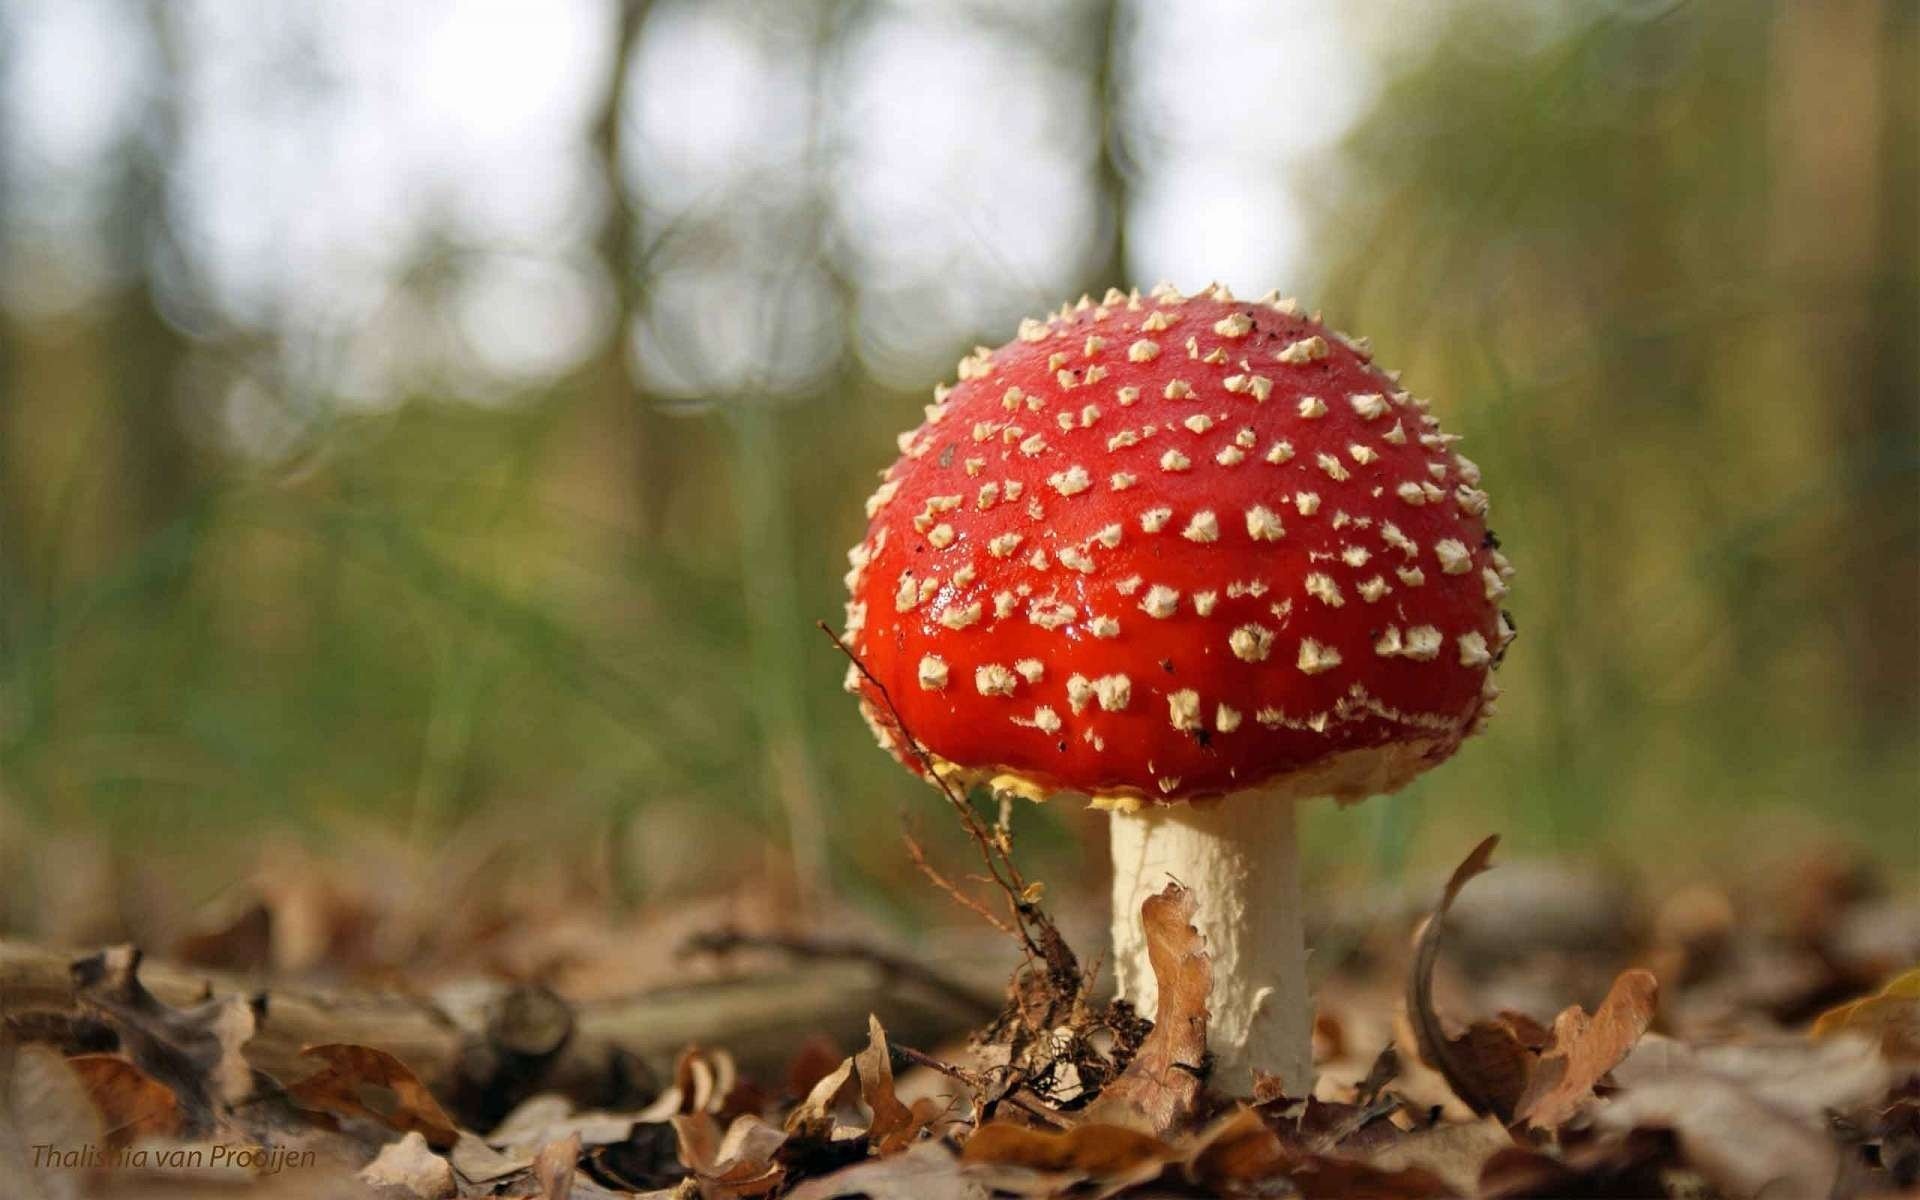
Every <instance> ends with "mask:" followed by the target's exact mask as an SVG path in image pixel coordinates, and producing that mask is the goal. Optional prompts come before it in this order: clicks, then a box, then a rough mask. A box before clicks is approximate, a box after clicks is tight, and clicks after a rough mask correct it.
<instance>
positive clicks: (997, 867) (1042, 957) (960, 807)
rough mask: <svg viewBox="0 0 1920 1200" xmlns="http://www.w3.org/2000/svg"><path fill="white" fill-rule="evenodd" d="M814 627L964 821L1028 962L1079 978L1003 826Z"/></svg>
mask: <svg viewBox="0 0 1920 1200" xmlns="http://www.w3.org/2000/svg"><path fill="white" fill-rule="evenodd" d="M815 624H816V625H818V626H819V629H820V632H822V633H824V634H826V635H827V639H828V640H829V641H831V642H832V643H833V644H834V647H835V648H836V649H838V650H839V651H840V653H842V654H844V655H846V657H847V661H848V662H851V663H852V664H853V667H854V669H855V670H856V671H858V672H859V673H860V676H861V678H863V679H865V680H866V681H867V683H868V685H869V686H871V687H872V688H873V691H874V694H875V695H877V696H878V697H879V698H880V702H881V704H882V705H884V706H885V709H886V715H887V719H888V721H889V722H890V723H891V724H892V726H893V729H894V731H895V732H896V733H898V734H899V735H900V740H901V742H902V743H903V744H904V745H905V746H906V748H907V751H908V753H910V754H912V755H913V757H914V760H915V761H916V762H918V763H919V764H920V769H921V771H922V772H923V773H924V774H925V775H926V777H927V779H928V780H929V781H931V782H932V783H933V785H934V786H935V787H936V788H938V789H939V790H940V794H941V795H942V796H943V797H945V798H946V801H947V805H948V807H950V808H952V809H953V812H954V815H955V816H957V817H958V818H959V819H960V825H961V828H963V829H965V830H966V832H967V836H968V837H970V838H972V839H973V842H974V845H975V847H976V848H978V850H979V851H980V857H981V860H982V861H983V862H985V864H986V867H987V873H988V875H989V876H990V877H991V881H992V883H993V885H994V886H995V887H997V888H999V889H1000V891H1001V892H1002V893H1004V894H1005V896H1006V898H1007V907H1008V910H1009V911H1010V912H1011V914H1012V916H1013V921H1012V926H1013V933H1014V935H1015V936H1016V937H1018V939H1019V940H1020V943H1021V946H1022V948H1023V949H1024V950H1025V951H1026V953H1027V956H1028V957H1029V958H1030V959H1038V960H1039V961H1041V962H1044V963H1045V964H1046V965H1047V967H1048V969H1049V971H1050V972H1051V973H1052V974H1054V975H1056V976H1060V977H1065V978H1073V977H1076V976H1078V975H1079V973H1080V968H1079V964H1078V961H1077V960H1076V959H1075V957H1074V954H1073V951H1072V950H1071V949H1070V948H1069V947H1068V945H1067V942H1066V939H1065V938H1063V937H1062V936H1061V935H1060V931H1059V929H1058V928H1056V927H1055V926H1054V924H1053V921H1052V919H1051V918H1050V917H1048V916H1047V915H1046V913H1045V912H1043V911H1041V909H1040V908H1039V906H1038V905H1036V904H1035V903H1034V902H1033V901H1032V900H1030V899H1028V897H1029V896H1030V895H1031V894H1032V892H1031V889H1030V888H1029V886H1028V883H1027V880H1026V878H1025V877H1024V876H1023V875H1022V874H1021V873H1020V868H1019V866H1018V865H1017V864H1016V863H1015V862H1014V861H1013V842H1012V838H1011V837H1010V836H1008V833H1007V830H1006V827H1005V826H1004V825H1000V826H997V827H996V826H989V825H988V824H987V823H986V822H985V821H984V820H982V819H981V817H980V814H979V813H978V812H976V811H974V807H973V805H972V804H970V803H968V802H967V798H966V796H965V795H963V794H962V793H961V792H960V791H959V789H957V788H956V787H954V785H953V784H952V783H951V782H949V781H948V780H947V779H946V778H945V777H943V776H942V775H941V774H940V772H939V771H938V770H937V769H936V767H935V763H934V760H933V755H932V754H931V753H930V752H928V750H927V748H926V747H925V746H923V745H921V744H920V739H919V738H917V737H915V736H914V735H913V731H912V730H911V729H909V728H908V727H907V723H906V720H905V718H903V717H902V716H901V715H900V710H899V708H898V707H897V706H896V705H895V704H894V702H893V696H892V694H891V693H889V692H888V691H887V687H886V685H885V684H883V683H881V682H880V680H879V679H878V678H877V677H876V676H875V675H874V673H873V672H872V671H871V670H869V669H868V667H867V664H866V663H864V662H862V661H861V660H860V656H859V655H857V654H855V653H854V652H853V648H852V647H851V646H848V645H847V643H846V641H845V640H844V639H842V638H841V637H840V635H839V634H837V633H835V632H834V631H833V629H832V627H831V626H829V625H828V624H827V623H826V622H825V621H817V622H815ZM1001 819H1002V820H1003V821H1004V820H1006V813H1005V810H1003V811H1002V818H1001ZM994 924H995V925H996V927H999V926H1000V922H994Z"/></svg>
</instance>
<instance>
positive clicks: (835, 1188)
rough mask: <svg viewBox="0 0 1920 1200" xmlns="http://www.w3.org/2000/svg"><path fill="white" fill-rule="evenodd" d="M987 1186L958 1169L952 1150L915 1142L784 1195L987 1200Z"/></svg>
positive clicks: (799, 1198) (797, 1198) (802, 1199)
mask: <svg viewBox="0 0 1920 1200" xmlns="http://www.w3.org/2000/svg"><path fill="white" fill-rule="evenodd" d="M987 1195H988V1193H987V1189H986V1188H985V1187H984V1186H982V1185H981V1183H980V1182H979V1181H978V1180H975V1179H971V1178H969V1177H968V1176H967V1175H965V1174H963V1173H962V1172H961V1170H960V1163H959V1160H958V1159H956V1158H955V1157H954V1155H953V1151H951V1150H949V1149H947V1148H946V1147H945V1146H943V1145H941V1144H940V1143H938V1142H920V1143H917V1144H915V1145H912V1146H909V1147H907V1148H906V1149H905V1150H904V1151H902V1152H900V1153H899V1154H893V1155H889V1156H887V1157H886V1158H878V1159H873V1160H870V1161H868V1162H863V1163H858V1164H856V1165H854V1166H851V1167H847V1168H846V1169H844V1170H840V1171H835V1172H834V1173H833V1174H831V1175H823V1176H821V1177H820V1178H819V1179H810V1180H808V1181H807V1182H806V1183H803V1184H801V1185H800V1186H799V1187H796V1188H794V1189H793V1190H792V1191H790V1192H788V1193H787V1196H786V1200H841V1198H842V1197H851V1196H866V1197H869V1198H870V1200H987Z"/></svg>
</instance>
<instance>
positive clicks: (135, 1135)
mask: <svg viewBox="0 0 1920 1200" xmlns="http://www.w3.org/2000/svg"><path fill="white" fill-rule="evenodd" d="M67 1066H68V1067H70V1068H72V1070H73V1072H74V1074H76V1075H78V1076H79V1077H80V1082H81V1083H82V1084H84V1085H85V1086H86V1089H87V1098H88V1099H90V1100H92V1101H93V1106H94V1107H95V1108H96V1109H99V1110H100V1119H101V1121H102V1123H103V1124H104V1126H105V1129H104V1136H105V1138H106V1143H107V1145H109V1146H113V1147H119V1146H125V1145H128V1144H130V1143H133V1142H137V1141H139V1140H140V1139H142V1138H172V1137H176V1136H178V1135H179V1133H180V1124H181V1122H180V1104H179V1102H178V1101H177V1100H175V1099H174V1096H173V1089H171V1088H169V1087H168V1086H167V1085H166V1084H164V1083H161V1082H160V1081H159V1080H157V1079H155V1078H153V1077H152V1076H151V1075H148V1074H147V1073H146V1072H144V1071H142V1070H141V1069H140V1068H139V1067H136V1066H134V1065H133V1064H132V1063H130V1062H128V1061H127V1060H126V1059H124V1058H119V1057H116V1056H115V1055H111V1054H81V1055H77V1056H75V1057H73V1058H69V1059H68V1060H67Z"/></svg>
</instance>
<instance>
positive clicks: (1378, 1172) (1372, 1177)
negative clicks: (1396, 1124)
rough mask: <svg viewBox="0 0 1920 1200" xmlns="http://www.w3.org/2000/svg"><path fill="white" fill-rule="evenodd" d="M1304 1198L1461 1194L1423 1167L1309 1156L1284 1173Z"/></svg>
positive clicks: (1370, 1199)
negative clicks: (1290, 1171)
mask: <svg viewBox="0 0 1920 1200" xmlns="http://www.w3.org/2000/svg"><path fill="white" fill-rule="evenodd" d="M1287 1179H1288V1181H1289V1182H1291V1183H1292V1184H1293V1186H1294V1187H1295V1188H1296V1189H1297V1190H1298V1191H1299V1193H1300V1195H1301V1196H1302V1197H1303V1200H1432V1198H1433V1197H1437V1196H1457V1195H1459V1194H1460V1193H1458V1192H1456V1191H1454V1190H1453V1189H1452V1188H1450V1187H1448V1186H1447V1183H1446V1181H1445V1180H1444V1179H1441V1178H1440V1177H1439V1176H1438V1175H1435V1174H1434V1173H1433V1172H1432V1171H1429V1170H1427V1169H1426V1168H1425V1167H1393V1168H1389V1167H1376V1166H1373V1165H1371V1164H1369V1163H1364V1162H1360V1161H1358V1160H1356V1159H1351V1158H1328V1157H1326V1156H1324V1155H1318V1154H1316V1155H1312V1156H1309V1157H1308V1158H1306V1159H1305V1160H1303V1161H1302V1162H1301V1163H1300V1164H1299V1165H1298V1166H1296V1167H1295V1168H1294V1170H1293V1171H1292V1173H1291V1174H1289V1175H1288V1176H1287Z"/></svg>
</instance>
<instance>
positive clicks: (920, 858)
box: [900, 832, 1020, 938]
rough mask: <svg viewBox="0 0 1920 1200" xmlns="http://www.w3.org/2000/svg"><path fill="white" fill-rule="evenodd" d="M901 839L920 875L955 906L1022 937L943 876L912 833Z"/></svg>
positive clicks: (901, 836)
mask: <svg viewBox="0 0 1920 1200" xmlns="http://www.w3.org/2000/svg"><path fill="white" fill-rule="evenodd" d="M900 838H901V840H902V841H904V842H905V843H906V844H907V857H908V858H910V859H912V860H913V865H914V866H916V867H918V868H919V869H920V873H921V874H922V875H925V876H926V877H927V878H928V880H930V881H931V882H932V883H933V886H935V887H937V888H939V889H940V890H941V891H943V892H945V893H946V894H947V895H948V896H950V897H952V899H953V902H954V903H955V904H958V905H959V906H960V907H962V908H964V909H966V910H967V911H968V912H970V913H973V914H974V915H975V916H977V917H979V918H980V919H981V920H983V921H985V922H986V923H987V924H989V925H991V926H993V927H994V928H995V929H997V930H999V931H1000V932H1001V933H1004V934H1006V935H1007V936H1008V937H1014V938H1017V937H1019V936H1020V934H1019V933H1018V931H1016V930H1015V929H1014V927H1013V926H1011V925H1009V924H1007V923H1006V922H1005V921H1003V920H1001V919H1000V918H999V917H997V916H995V915H994V914H993V910H992V909H990V908H988V907H987V906H986V905H984V904H982V903H980V902H979V901H978V900H976V899H974V898H973V897H972V896H969V895H967V894H966V893H965V892H963V891H961V890H960V885H959V884H957V883H955V882H953V880H951V879H948V878H947V877H946V876H945V875H942V874H941V873H940V870H939V868H938V867H935V866H934V865H933V863H931V862H929V861H928V860H927V851H926V847H924V846H922V845H921V844H920V842H919V840H918V839H916V838H915V837H914V836H913V835H912V834H911V833H905V832H903V833H902V834H901V835H900Z"/></svg>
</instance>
